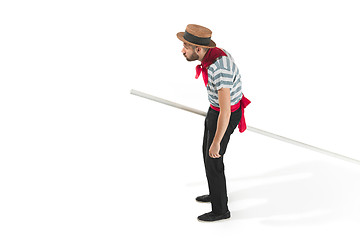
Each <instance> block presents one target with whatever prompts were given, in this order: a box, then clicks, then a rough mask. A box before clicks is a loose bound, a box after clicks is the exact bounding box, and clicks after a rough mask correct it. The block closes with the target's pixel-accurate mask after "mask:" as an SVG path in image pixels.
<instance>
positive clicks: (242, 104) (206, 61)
mask: <svg viewBox="0 0 360 240" xmlns="http://www.w3.org/2000/svg"><path fill="white" fill-rule="evenodd" d="M221 56H227V55H226V53H225V52H224V51H223V50H221V49H220V48H210V49H209V50H208V52H207V53H206V54H205V56H204V58H203V60H202V61H201V64H199V65H197V66H196V75H195V78H196V79H198V78H199V76H200V73H202V75H203V79H204V83H205V86H207V84H208V78H209V77H208V71H207V68H208V67H209V66H210V65H211V64H213V63H214V62H215V61H216V59H217V58H219V57H221ZM250 103H251V101H250V100H249V99H247V98H246V97H245V96H244V95H243V97H242V98H241V100H240V101H239V102H238V103H237V104H235V105H233V106H231V112H235V111H236V110H238V109H239V108H241V119H240V122H239V125H238V128H239V131H240V132H244V131H245V130H246V122H245V116H244V112H245V108H246V107H247V105H249V104H250ZM210 107H211V108H212V109H214V110H216V111H220V108H217V107H215V106H213V105H211V104H210Z"/></svg>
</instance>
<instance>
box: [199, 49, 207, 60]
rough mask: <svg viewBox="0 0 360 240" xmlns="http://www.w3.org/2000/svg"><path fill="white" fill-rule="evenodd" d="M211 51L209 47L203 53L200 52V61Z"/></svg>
mask: <svg viewBox="0 0 360 240" xmlns="http://www.w3.org/2000/svg"><path fill="white" fill-rule="evenodd" d="M208 51H209V49H207V50H206V51H204V52H203V51H201V54H199V61H200V62H201V61H202V60H203V59H204V57H205V55H206V53H207V52H208Z"/></svg>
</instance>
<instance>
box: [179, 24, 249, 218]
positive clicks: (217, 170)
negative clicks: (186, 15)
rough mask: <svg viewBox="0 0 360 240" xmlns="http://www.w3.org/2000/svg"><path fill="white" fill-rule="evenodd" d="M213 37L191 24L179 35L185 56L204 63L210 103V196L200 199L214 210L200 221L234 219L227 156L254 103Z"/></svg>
mask: <svg viewBox="0 0 360 240" xmlns="http://www.w3.org/2000/svg"><path fill="white" fill-rule="evenodd" d="M211 35H212V32H211V30H210V29H208V28H205V27H203V26H199V25H195V24H189V25H188V26H187V27H186V30H185V32H179V33H178V34H177V37H178V39H180V40H181V41H182V42H183V43H184V47H183V49H182V51H181V52H182V53H183V55H184V57H185V58H186V59H187V60H188V61H195V60H199V61H200V62H201V64H200V65H198V66H197V67H196V78H198V77H199V76H200V74H202V76H203V80H204V83H205V86H206V88H207V92H208V99H209V102H210V108H209V110H208V113H207V116H206V119H205V131H204V139H203V158H204V163H205V170H206V177H207V180H208V187H209V194H208V195H203V196H199V197H197V198H196V200H197V201H199V202H211V207H212V211H211V212H209V213H205V214H203V215H201V216H199V217H198V220H200V221H217V220H222V219H227V218H230V211H229V209H228V205H227V203H228V198H227V190H226V179H225V174H224V162H223V157H224V154H225V151H226V147H227V145H228V143H229V140H230V135H231V134H232V133H233V132H234V129H235V128H236V126H238V125H239V128H240V131H241V132H243V131H244V130H245V129H246V124H245V120H244V118H243V117H242V116H243V111H244V108H245V107H246V106H247V105H248V104H249V103H250V101H248V100H247V99H246V98H245V97H243V94H242V87H241V86H242V85H241V80H240V74H239V70H238V68H237V66H236V65H235V63H234V60H233V58H232V57H231V56H230V54H229V53H228V52H226V51H225V50H223V49H220V48H217V47H216V44H215V42H214V41H213V40H211ZM239 123H240V124H239Z"/></svg>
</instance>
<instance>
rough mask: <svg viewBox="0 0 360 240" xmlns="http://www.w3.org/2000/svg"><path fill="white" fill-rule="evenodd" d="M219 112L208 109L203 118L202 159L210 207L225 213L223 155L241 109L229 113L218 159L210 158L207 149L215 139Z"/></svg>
mask: <svg viewBox="0 0 360 240" xmlns="http://www.w3.org/2000/svg"><path fill="white" fill-rule="evenodd" d="M218 117H219V112H217V111H215V110H213V109H212V108H209V110H208V113H207V115H206V118H205V131H204V140H203V157H204V163H205V170H206V178H207V181H208V186H209V194H210V196H211V207H212V212H214V213H219V214H221V213H225V212H227V211H228V206H227V203H228V197H227V191H226V179H225V172H224V170H225V167H224V161H223V160H224V154H225V152H226V148H227V145H228V143H229V140H230V136H231V134H232V133H233V132H234V130H235V128H236V127H237V125H238V124H239V121H240V118H241V109H238V110H237V111H235V112H233V113H231V117H230V121H229V125H228V127H227V129H226V132H225V134H224V136H223V138H222V140H221V143H220V153H219V154H220V155H221V157H220V158H211V157H210V156H209V148H210V146H211V144H212V142H213V139H214V137H215V133H216V128H217V121H218Z"/></svg>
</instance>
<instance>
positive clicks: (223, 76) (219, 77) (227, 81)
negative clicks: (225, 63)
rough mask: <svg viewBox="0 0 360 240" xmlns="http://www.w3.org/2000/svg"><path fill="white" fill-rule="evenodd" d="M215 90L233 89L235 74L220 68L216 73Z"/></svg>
mask: <svg viewBox="0 0 360 240" xmlns="http://www.w3.org/2000/svg"><path fill="white" fill-rule="evenodd" d="M213 78H214V88H215V89H216V90H220V89H222V88H232V87H233V84H234V83H233V74H232V72H230V71H228V70H226V69H224V68H218V69H217V70H215V72H214V77H213Z"/></svg>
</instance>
